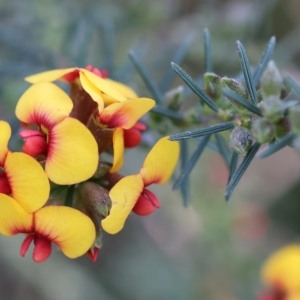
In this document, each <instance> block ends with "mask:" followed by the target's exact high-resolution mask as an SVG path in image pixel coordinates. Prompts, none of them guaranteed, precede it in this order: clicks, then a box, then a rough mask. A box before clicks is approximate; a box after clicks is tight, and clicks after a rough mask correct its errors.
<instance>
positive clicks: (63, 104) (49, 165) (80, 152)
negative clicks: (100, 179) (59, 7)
mask: <svg viewBox="0 0 300 300" xmlns="http://www.w3.org/2000/svg"><path fill="white" fill-rule="evenodd" d="M72 107H73V104H72V101H71V99H70V98H69V96H68V95H67V94H66V93H65V92H64V91H63V90H61V89H60V88H58V87H57V86H56V85H54V84H52V83H49V82H41V83H38V84H35V85H32V86H31V87H30V88H29V89H28V90H27V91H26V92H25V93H24V94H23V95H22V96H21V98H20V99H19V102H18V104H17V107H16V115H17V117H18V119H19V120H20V121H22V122H23V123H25V124H34V125H36V126H37V129H36V130H24V131H22V132H21V133H20V135H21V137H23V138H24V140H25V142H24V146H23V151H24V152H26V153H28V154H29V155H32V156H37V155H40V156H43V157H44V159H45V172H46V174H47V176H48V177H49V179H50V180H51V181H53V182H54V183H57V184H64V185H66V184H75V183H78V182H82V181H84V180H86V179H88V178H90V177H91V176H92V175H93V174H94V173H95V171H96V168H97V164H98V147H97V143H96V141H95V139H94V137H93V135H92V134H91V132H90V131H89V130H88V129H87V128H86V127H85V126H84V125H83V124H82V123H81V122H79V121H78V120H76V119H74V118H71V117H69V114H70V112H71V110H72Z"/></svg>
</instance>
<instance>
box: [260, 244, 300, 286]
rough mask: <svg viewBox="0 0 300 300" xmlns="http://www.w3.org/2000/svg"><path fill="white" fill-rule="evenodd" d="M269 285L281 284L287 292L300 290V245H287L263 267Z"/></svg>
mask: <svg viewBox="0 0 300 300" xmlns="http://www.w3.org/2000/svg"><path fill="white" fill-rule="evenodd" d="M262 279H263V281H264V282H265V283H266V284H268V285H273V284H279V285H280V286H282V287H283V289H284V290H286V291H287V292H290V291H293V290H297V289H298V290H300V246H299V245H290V246H286V247H284V248H282V249H280V250H278V251H276V252H275V253H274V254H272V255H271V256H270V257H269V258H268V259H267V261H266V262H265V264H264V266H263V269H262Z"/></svg>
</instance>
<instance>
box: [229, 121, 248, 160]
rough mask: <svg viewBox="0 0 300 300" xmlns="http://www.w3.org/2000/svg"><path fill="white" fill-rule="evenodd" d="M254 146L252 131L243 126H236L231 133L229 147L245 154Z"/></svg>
mask: <svg viewBox="0 0 300 300" xmlns="http://www.w3.org/2000/svg"><path fill="white" fill-rule="evenodd" d="M251 146H252V135H251V132H250V131H249V130H248V129H247V128H245V127H242V126H237V127H235V128H234V129H233V130H232V131H231V134H230V139H229V147H230V148H231V149H232V150H233V151H235V152H237V153H239V154H241V155H243V156H245V155H246V154H247V152H248V150H249V149H250V147H251Z"/></svg>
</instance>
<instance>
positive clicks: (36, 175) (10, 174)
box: [0, 121, 50, 218]
mask: <svg viewBox="0 0 300 300" xmlns="http://www.w3.org/2000/svg"><path fill="white" fill-rule="evenodd" d="M0 132H1V134H0V198H3V197H5V198H10V197H8V196H6V195H11V197H12V198H13V199H14V200H13V201H15V202H17V203H18V204H19V205H21V206H22V208H23V209H24V210H25V211H27V212H34V211H36V210H37V209H39V208H40V207H42V206H43V205H44V204H45V203H46V201H47V199H48V197H49V192H50V185H49V181H48V178H47V176H46V174H45V172H44V170H43V168H42V167H41V166H40V164H39V163H38V162H37V161H36V160H35V159H33V158H32V157H30V156H29V155H27V154H25V153H19V152H14V153H12V152H10V151H9V150H8V147H7V144H8V141H9V139H10V136H11V129H10V126H9V124H8V123H6V122H4V121H0ZM4 213H5V212H3V211H1V218H2V214H4Z"/></svg>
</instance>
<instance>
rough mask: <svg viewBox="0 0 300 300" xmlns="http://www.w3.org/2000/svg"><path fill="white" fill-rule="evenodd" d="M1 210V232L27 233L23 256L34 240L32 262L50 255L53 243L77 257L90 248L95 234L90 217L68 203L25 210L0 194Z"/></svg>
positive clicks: (64, 251) (9, 233)
mask: <svg viewBox="0 0 300 300" xmlns="http://www.w3.org/2000/svg"><path fill="white" fill-rule="evenodd" d="M0 210H1V212H2V215H1V218H0V233H1V234H3V235H5V236H12V235H16V234H18V233H24V234H27V236H26V238H25V239H24V241H23V243H22V245H21V249H20V254H21V256H25V254H26V252H27V251H28V249H29V246H30V244H31V243H32V242H34V250H33V260H34V261H35V262H43V261H45V260H46V259H47V258H48V257H49V256H50V254H51V251H52V247H51V244H52V243H54V244H56V246H57V247H58V248H59V249H60V250H61V251H62V252H63V253H64V254H65V255H66V256H67V257H69V258H77V257H79V256H81V255H83V254H85V253H86V252H87V251H88V250H89V249H90V247H91V245H92V244H93V242H94V240H95V237H96V230H95V226H94V223H93V222H92V220H91V219H90V218H89V217H88V216H86V215H85V214H83V213H82V212H80V211H78V210H76V209H74V208H71V207H66V206H46V207H43V208H41V209H39V210H37V211H36V212H34V213H27V212H26V211H25V210H23V209H22V208H21V206H19V205H18V203H16V202H15V201H14V200H13V199H12V198H10V197H8V196H6V195H0Z"/></svg>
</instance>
